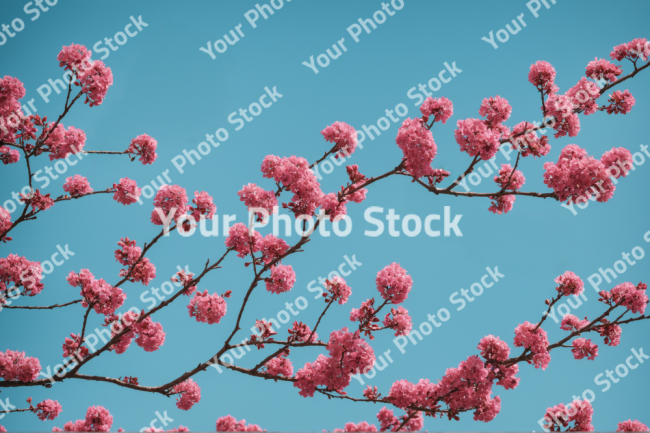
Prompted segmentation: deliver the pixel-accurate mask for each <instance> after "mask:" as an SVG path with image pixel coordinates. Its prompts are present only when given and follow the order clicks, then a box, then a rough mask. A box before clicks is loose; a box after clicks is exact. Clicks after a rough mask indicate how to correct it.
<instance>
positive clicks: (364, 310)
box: [350, 298, 388, 340]
mask: <svg viewBox="0 0 650 433" xmlns="http://www.w3.org/2000/svg"><path fill="white" fill-rule="evenodd" d="M375 314H376V311H375V298H371V299H367V300H366V301H365V302H362V303H361V307H359V308H353V309H352V311H350V320H351V321H353V322H357V321H358V322H359V329H360V330H361V331H363V333H364V335H366V336H368V337H369V338H370V339H371V340H374V339H375V337H374V336H373V335H372V331H378V330H380V329H381V328H380V327H379V325H378V324H377V322H379V321H380V320H379V319H378V318H377V317H375ZM387 317H388V316H387Z"/></svg>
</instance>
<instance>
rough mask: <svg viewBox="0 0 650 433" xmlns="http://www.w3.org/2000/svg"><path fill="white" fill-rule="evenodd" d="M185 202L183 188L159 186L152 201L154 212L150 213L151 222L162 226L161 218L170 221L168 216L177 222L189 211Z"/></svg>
mask: <svg viewBox="0 0 650 433" xmlns="http://www.w3.org/2000/svg"><path fill="white" fill-rule="evenodd" d="M187 202H188V198H187V192H186V191H185V188H182V187H180V186H178V185H163V186H161V187H160V189H159V190H158V192H157V193H156V198H154V200H153V205H154V210H153V211H152V212H151V222H152V223H154V224H155V225H159V226H161V225H163V220H162V218H165V219H166V220H168V221H171V219H170V216H171V217H172V218H173V219H174V221H176V222H178V221H179V220H180V219H181V217H182V216H184V215H185V214H186V213H187V211H188V210H189V209H190V206H188V204H187ZM161 213H162V214H163V216H162V217H161Z"/></svg>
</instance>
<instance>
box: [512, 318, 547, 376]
mask: <svg viewBox="0 0 650 433" xmlns="http://www.w3.org/2000/svg"><path fill="white" fill-rule="evenodd" d="M515 346H517V347H523V348H525V349H528V350H530V351H531V352H532V353H533V354H534V355H533V360H532V363H533V364H535V368H541V369H542V370H546V367H547V366H548V364H549V362H550V361H551V355H549V353H548V337H547V335H546V331H544V330H543V329H542V328H540V327H536V326H535V325H533V324H532V323H530V322H524V323H521V324H519V325H517V328H515Z"/></svg>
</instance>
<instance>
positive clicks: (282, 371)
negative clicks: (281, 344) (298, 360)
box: [264, 349, 293, 377]
mask: <svg viewBox="0 0 650 433" xmlns="http://www.w3.org/2000/svg"><path fill="white" fill-rule="evenodd" d="M288 355H289V350H288V349H287V350H286V351H285V352H282V353H281V354H279V355H278V356H276V357H275V358H273V359H270V360H269V361H268V362H267V363H266V364H264V366H265V367H266V372H267V373H268V374H270V375H271V376H284V377H291V376H293V365H291V361H290V360H289V359H288V358H287V356H288Z"/></svg>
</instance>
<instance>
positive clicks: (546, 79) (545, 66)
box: [528, 60, 558, 94]
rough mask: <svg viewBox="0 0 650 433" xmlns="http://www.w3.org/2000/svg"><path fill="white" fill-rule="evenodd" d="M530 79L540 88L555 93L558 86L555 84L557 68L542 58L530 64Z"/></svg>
mask: <svg viewBox="0 0 650 433" xmlns="http://www.w3.org/2000/svg"><path fill="white" fill-rule="evenodd" d="M528 81H529V82H531V83H532V84H533V85H534V86H535V87H537V89H538V90H540V91H542V90H543V91H544V92H546V93H547V94H548V93H555V92H557V91H558V87H557V86H556V85H555V69H554V68H553V66H551V64H550V63H548V62H544V61H542V60H539V61H537V62H536V63H533V64H532V65H530V72H529V73H528Z"/></svg>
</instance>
